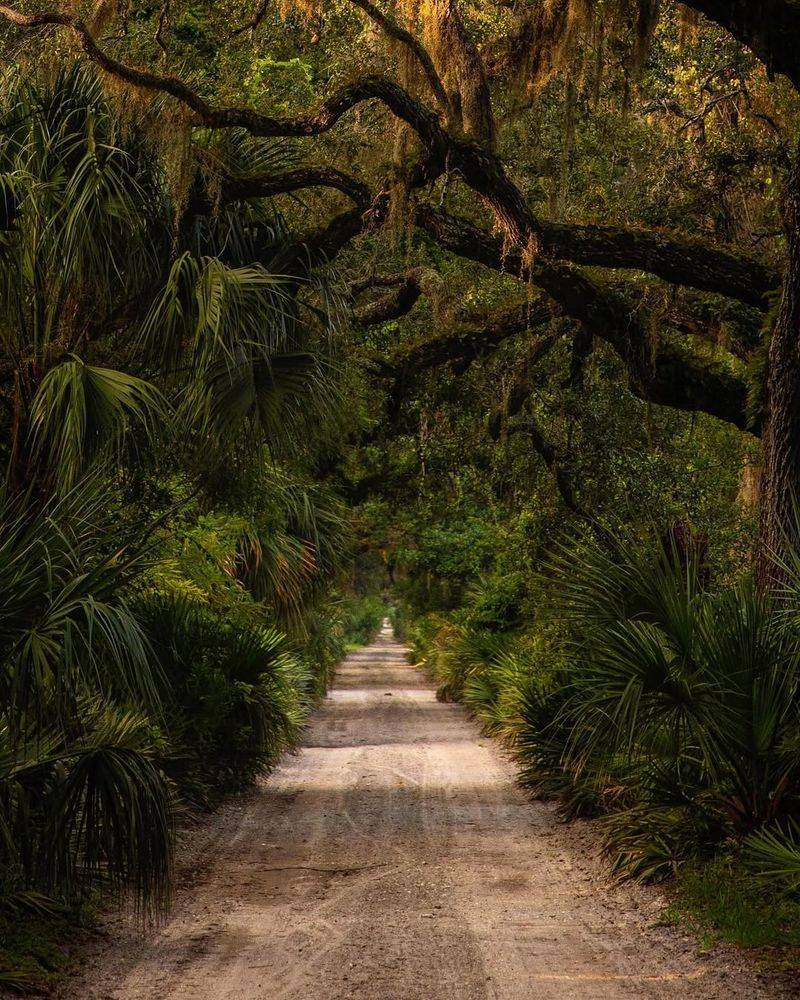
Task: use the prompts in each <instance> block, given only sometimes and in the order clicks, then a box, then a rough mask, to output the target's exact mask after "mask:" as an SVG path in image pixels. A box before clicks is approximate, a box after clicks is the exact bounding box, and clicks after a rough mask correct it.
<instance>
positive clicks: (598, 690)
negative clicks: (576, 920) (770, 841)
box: [526, 539, 800, 878]
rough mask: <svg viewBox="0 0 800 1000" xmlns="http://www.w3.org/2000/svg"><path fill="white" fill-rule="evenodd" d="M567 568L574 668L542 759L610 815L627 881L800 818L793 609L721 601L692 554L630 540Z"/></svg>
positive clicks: (753, 597) (535, 745)
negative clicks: (789, 614)
mask: <svg viewBox="0 0 800 1000" xmlns="http://www.w3.org/2000/svg"><path fill="white" fill-rule="evenodd" d="M554 569H555V571H556V573H557V574H558V576H559V578H560V598H559V605H558V610H559V613H560V616H561V619H562V622H563V623H564V625H565V627H566V634H567V641H566V656H567V660H568V662H569V667H568V670H567V671H566V673H565V674H564V676H563V678H562V681H561V683H560V685H557V686H556V687H554V688H553V689H552V690H551V692H550V696H549V697H550V700H551V704H552V706H553V709H554V711H553V713H552V715H551V717H550V718H548V717H547V713H540V716H539V718H538V719H536V718H535V717H534V715H532V716H531V722H532V726H531V729H530V731H529V732H528V734H527V735H526V741H527V751H526V752H527V754H528V755H529V756H530V757H531V758H535V757H537V756H538V757H539V758H540V770H542V771H543V773H542V780H544V781H545V782H547V781H549V782H550V783H551V784H555V785H557V784H558V783H559V782H561V783H563V785H564V786H565V792H564V794H565V796H566V798H567V799H569V796H571V795H574V794H576V793H577V791H578V790H581V791H582V792H583V794H584V795H585V794H586V793H588V792H591V793H592V794H593V797H594V799H595V801H596V803H597V806H598V808H601V809H603V810H605V811H607V812H608V814H609V819H608V821H607V847H608V849H609V851H610V852H611V854H612V855H613V858H614V863H615V865H616V866H617V868H618V869H619V870H620V871H622V872H625V873H628V874H634V875H638V876H643V877H648V878H654V877H659V876H663V875H666V874H668V873H670V872H671V871H674V870H675V868H676V866H677V865H678V864H679V863H680V862H681V861H682V860H683V859H685V858H686V857H688V856H691V855H692V854H696V853H702V852H704V851H710V850H713V849H714V848H715V847H716V846H717V845H719V844H720V843H721V842H722V841H723V840H725V839H732V840H733V841H736V840H741V839H742V838H743V837H746V836H747V835H748V834H750V833H752V832H753V831H755V830H760V829H762V828H765V827H767V826H768V825H769V824H772V823H775V822H778V821H780V820H781V818H784V817H788V816H790V815H792V813H793V812H795V811H796V810H797V808H798V804H799V803H798V792H799V791H800V766H799V765H798V760H797V755H796V754H795V753H794V752H793V748H794V747H796V746H797V740H798V736H800V701H799V699H798V693H799V692H798V684H799V683H800V672H799V666H800V659H799V658H800V636H799V635H798V634H797V632H796V631H795V630H794V629H792V628H790V627H787V626H786V617H785V615H784V614H783V602H779V601H778V600H777V599H776V598H775V597H770V596H767V595H765V594H763V593H760V592H759V591H758V590H757V589H756V588H755V586H754V585H753V583H752V581H750V580H749V579H745V580H743V581H741V582H740V583H739V584H737V585H736V586H734V587H732V588H729V589H726V590H724V591H723V592H721V593H717V592H714V591H713V590H711V589H708V588H707V586H706V583H705V573H704V568H703V566H702V559H701V554H700V552H699V550H696V549H693V548H692V547H689V548H688V549H684V550H683V551H679V550H678V548H677V546H675V545H666V546H664V545H661V544H654V545H642V544H639V543H637V542H635V541H633V540H630V539H626V540H625V541H624V542H620V544H619V546H618V547H617V551H616V552H614V553H608V552H606V551H604V550H602V549H599V548H597V549H589V550H585V551H583V552H582V554H581V556H580V558H573V556H572V553H571V551H570V550H565V551H564V552H563V553H562V555H561V557H560V558H559V559H558V560H557V562H556V565H555V566H554ZM554 740H555V743H556V746H555V747H553V741H554ZM542 764H544V765H545V766H544V767H543V768H542V767H541V765H542ZM534 770H535V769H534Z"/></svg>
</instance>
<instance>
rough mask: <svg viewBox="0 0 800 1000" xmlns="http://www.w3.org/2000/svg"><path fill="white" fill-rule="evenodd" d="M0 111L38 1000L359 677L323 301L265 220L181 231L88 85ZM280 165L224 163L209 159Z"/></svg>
mask: <svg viewBox="0 0 800 1000" xmlns="http://www.w3.org/2000/svg"><path fill="white" fill-rule="evenodd" d="M4 82H5V86H4V88H3V91H2V93H1V94H0V123H1V124H2V128H0V198H2V199H3V205H4V206H10V207H11V208H12V209H13V213H14V220H13V225H12V226H8V227H2V228H0V299H2V303H1V304H2V306H3V308H2V318H0V343H2V348H3V351H2V354H3V358H2V364H0V392H1V393H2V396H3V399H4V400H5V401H6V403H7V406H6V407H5V408H4V410H3V415H2V417H1V418H0V453H2V457H3V459H4V461H5V464H6V476H5V480H6V484H5V486H4V488H3V489H2V490H0V922H1V923H2V924H3V926H5V925H6V923H8V922H9V921H19V923H20V933H18V934H16V935H11V936H10V937H9V939H8V942H7V943H6V942H4V947H5V950H4V951H0V986H6V987H9V988H13V989H22V988H27V987H39V986H41V985H43V984H45V983H46V982H47V981H48V980H49V977H50V973H51V972H55V971H56V970H57V969H58V968H60V967H61V966H63V964H64V963H63V961H61V960H60V959H59V956H58V955H55V956H54V955H53V954H51V949H50V946H49V944H48V942H49V940H50V938H49V937H48V933H47V930H46V928H47V927H48V926H49V925H50V922H52V921H57V920H61V919H69V920H73V919H74V916H75V913H76V912H77V911H78V910H81V911H82V910H83V909H85V907H86V906H87V903H88V901H89V900H92V899H95V898H96V896H97V895H98V894H99V898H100V899H101V900H103V901H104V902H108V901H112V900H122V899H124V898H127V897H132V898H133V900H134V903H135V905H136V907H137V908H138V909H139V910H141V912H142V913H144V914H146V915H152V914H155V913H157V912H159V911H162V910H163V909H164V908H165V907H166V906H167V905H168V903H169V899H170V890H171V872H172V851H173V844H174V830H175V826H176V823H177V821H178V817H179V816H181V815H182V814H183V813H184V812H185V811H186V808H187V806H188V807H198V806H201V807H207V806H209V805H213V804H214V803H216V802H217V801H218V800H219V799H220V797H221V796H222V795H224V794H226V793H229V792H232V791H236V790H239V789H242V788H244V787H245V786H246V785H248V784H249V783H251V782H253V781H254V780H256V778H257V777H258V776H259V775H261V774H263V773H265V772H266V771H268V770H269V769H270V768H271V767H272V766H274V765H275V763H276V762H277V760H278V758H279V756H280V755H281V753H283V752H284V751H286V750H290V749H292V748H294V747H295V746H296V745H297V742H298V740H299V738H300V736H301V733H302V730H303V727H304V725H305V722H306V719H307V717H308V713H309V712H310V710H311V708H312V707H313V705H314V704H315V703H316V701H317V699H318V698H320V697H321V696H322V695H324V693H325V691H326V689H327V686H328V684H329V683H330V681H331V678H332V674H333V670H334V667H335V665H336V663H337V662H338V661H339V660H340V658H341V656H342V655H343V653H344V648H345V640H344V627H343V622H342V620H341V609H340V608H339V607H338V606H337V602H336V600H334V599H333V598H332V588H333V586H334V585H335V583H336V582H337V578H338V576H339V574H340V573H341V572H342V570H343V569H344V567H345V566H346V563H347V560H348V558H349V555H350V526H349V520H348V515H347V511H346V509H345V507H344V505H343V504H342V502H341V500H340V499H339V498H338V495H337V493H336V491H335V489H334V488H332V487H330V486H328V485H326V484H323V483H322V482H320V480H319V477H318V476H316V475H315V474H314V468H315V463H316V462H317V460H318V450H322V449H324V448H326V447H329V443H330V441H331V439H333V438H335V436H336V433H338V431H337V421H338V412H339V411H338V402H337V399H338V394H337V388H336V377H337V371H336V367H335V365H334V364H333V363H332V361H331V351H330V340H331V337H330V335H331V333H332V331H333V329H334V324H335V321H336V315H337V313H336V310H337V302H336V294H335V292H334V290H333V288H332V286H331V284H330V283H329V282H328V280H327V279H326V278H325V277H323V276H321V275H320V274H318V273H315V272H314V271H309V270H308V269H306V272H305V274H304V275H303V276H302V277H294V276H293V275H292V274H291V273H286V268H285V267H284V266H283V264H282V263H281V261H282V260H283V258H282V256H281V255H282V254H283V252H284V251H285V249H286V247H287V246H288V245H290V241H291V237H290V235H289V234H288V231H287V229H286V228H285V226H284V224H283V223H282V222H281V221H280V220H279V218H278V217H277V215H276V213H275V212H274V211H272V210H271V209H270V207H269V206H268V205H265V204H260V205H257V206H255V207H244V206H238V207H234V206H231V205H227V206H226V207H225V208H224V209H221V210H220V211H219V212H215V213H211V214H208V215H207V217H205V218H204V217H202V213H201V214H200V215H199V216H198V217H197V218H196V219H194V221H193V222H191V223H186V224H183V223H180V222H179V219H180V217H181V214H182V212H183V210H184V208H185V207H186V199H187V198H188V195H189V191H188V189H187V187H186V184H187V182H186V178H185V177H184V178H183V183H184V188H183V190H180V184H178V183H177V179H176V178H175V177H174V176H170V171H169V167H168V165H167V164H166V163H165V162H164V161H162V160H160V159H159V157H158V155H156V154H155V147H154V145H153V142H152V138H151V137H149V136H146V127H145V126H146V125H147V124H148V122H147V118H148V114H149V111H148V110H147V109H142V108H139V109H134V110H133V111H132V113H129V112H131V109H130V108H128V109H127V112H126V111H124V110H122V109H121V108H120V106H119V105H118V104H117V103H116V102H115V101H114V100H113V99H110V98H109V96H108V95H107V93H106V92H105V91H104V89H103V87H102V85H101V83H100V81H99V80H98V78H97V77H96V75H94V74H92V73H91V72H89V71H87V70H85V69H77V68H76V69H70V70H63V71H61V72H59V73H57V74H55V76H53V77H52V78H49V79H45V77H44V75H43V76H42V77H41V78H40V77H39V76H38V75H37V74H32V75H28V76H27V78H26V74H25V73H23V72H20V71H15V70H14V69H11V70H9V71H8V73H7V76H6V78H5V81H4ZM284 161H285V156H284V151H282V150H281V149H279V148H271V147H267V146H266V145H265V144H257V143H247V142H243V141H242V142H237V141H236V139H235V138H232V137H229V139H228V141H227V143H226V144H225V145H224V146H222V145H220V147H219V148H213V149H212V148H211V146H210V145H209V147H208V149H206V150H205V151H204V158H203V164H204V167H207V168H208V172H209V175H213V174H214V170H215V169H222V170H225V171H230V170H241V171H243V172H246V171H247V170H248V168H249V167H251V166H253V165H255V167H256V168H259V167H262V168H265V169H266V165H267V164H269V165H271V166H272V167H274V168H275V169H280V164H281V163H282V162H284ZM195 166H197V164H196V165H195ZM193 170H194V168H192V170H190V171H189V173H192V172H193ZM198 172H199V168H198ZM208 180H209V184H211V183H212V181H213V178H212V177H211V176H209V178H208ZM195 193H197V192H195ZM112 358H113V361H111V362H110V359H112ZM112 364H113V367H111V365H112ZM40 925H41V926H40ZM40 945H41V947H40Z"/></svg>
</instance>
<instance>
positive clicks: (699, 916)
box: [664, 853, 800, 968]
mask: <svg viewBox="0 0 800 1000" xmlns="http://www.w3.org/2000/svg"><path fill="white" fill-rule="evenodd" d="M664 920H665V921H666V922H668V923H674V924H679V925H681V926H683V927H686V926H687V925H688V926H689V928H690V929H692V930H694V931H695V932H697V933H699V934H701V935H702V936H703V937H704V939H705V942H706V944H707V945H711V944H713V942H714V941H717V940H723V941H728V942H730V943H732V944H735V945H737V946H738V947H740V948H755V949H760V950H761V956H762V960H763V962H764V964H770V965H773V966H774V965H785V966H786V967H789V968H796V967H797V962H798V959H800V930H799V928H800V904H799V903H798V902H797V901H796V900H793V899H790V898H787V897H785V896H780V895H775V894H773V893H772V892H770V891H769V890H767V889H765V887H764V885H763V884H761V885H759V884H758V883H754V882H753V880H752V878H751V877H750V875H749V873H748V871H747V869H746V868H745V867H743V865H742V863H741V860H740V859H739V858H737V857H736V856H730V855H728V854H726V853H723V854H721V855H720V856H719V857H717V858H715V859H714V860H713V861H710V862H706V863H693V864H691V865H689V866H688V867H687V868H686V869H685V870H684V871H683V872H682V874H681V876H680V878H679V879H678V881H677V883H676V884H675V887H674V890H673V892H672V901H671V903H670V905H669V907H668V908H667V910H666V913H665V914H664Z"/></svg>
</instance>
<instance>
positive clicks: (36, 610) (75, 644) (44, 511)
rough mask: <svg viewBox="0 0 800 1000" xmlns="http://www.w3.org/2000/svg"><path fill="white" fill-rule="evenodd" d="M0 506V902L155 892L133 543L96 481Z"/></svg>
mask: <svg viewBox="0 0 800 1000" xmlns="http://www.w3.org/2000/svg"><path fill="white" fill-rule="evenodd" d="M0 511H1V512H2V513H0V525H1V527H0V588H1V589H2V599H0V607H1V608H2V611H0V661H1V662H2V674H1V675H0V676H2V681H0V683H2V697H0V706H1V707H0V886H2V897H0V907H2V906H10V907H17V908H19V907H24V906H25V905H26V901H30V900H32V901H34V903H35V901H36V900H37V899H38V898H39V893H40V892H46V893H48V894H56V895H62V896H67V895H70V894H71V893H72V892H73V891H74V890H76V889H79V888H80V887H81V886H82V885H85V884H87V883H95V882H97V881H100V882H101V883H103V884H106V885H111V886H113V887H115V888H117V889H119V888H122V887H123V886H133V888H134V889H135V891H136V895H137V898H138V899H139V901H140V902H141V903H144V904H148V905H150V904H155V905H158V904H159V903H163V902H164V901H165V899H166V896H167V891H168V884H169V869H170V853H171V839H170V835H171V827H172V821H173V809H172V788H171V784H170V782H169V780H168V779H167V778H166V777H165V775H164V773H163V771H162V769H161V767H160V763H159V761H160V758H161V755H162V753H163V749H164V747H163V744H162V741H161V739H160V737H159V736H158V735H157V725H156V722H155V720H156V719H158V717H159V715H160V701H159V693H158V689H159V686H160V680H159V677H158V669H157V666H156V664H155V660H154V657H153V655H152V649H151V646H150V642H149V639H148V637H147V635H146V633H145V631H144V630H143V628H142V624H141V622H140V621H139V619H138V617H137V616H136V615H135V613H134V612H133V611H132V610H131V608H130V606H129V604H128V602H127V600H126V596H125V595H126V592H127V591H128V589H129V586H130V583H131V580H132V578H133V577H134V575H135V574H136V573H137V570H138V564H139V563H140V562H141V559H142V552H141V551H140V550H137V548H136V546H135V544H134V543H133V542H132V541H131V540H130V539H128V540H126V539H124V538H121V537H120V535H119V531H118V526H116V527H117V530H116V537H115V538H114V530H113V529H112V525H113V524H114V518H113V511H109V505H108V498H107V496H106V494H105V493H104V492H103V491H102V490H100V489H99V488H98V486H97V484H94V483H89V484H85V485H84V486H83V487H81V488H80V489H78V490H76V491H73V492H71V493H70V494H68V495H67V496H66V497H65V498H63V499H62V500H60V501H59V502H57V503H53V504H50V505H47V506H45V507H43V508H40V509H38V510H36V511H32V510H31V509H30V507H29V506H26V505H25V504H24V503H22V502H11V501H8V500H0ZM112 538H114V541H113V543H112V542H111V539H112ZM133 705H136V706H139V707H137V708H133V707H130V706H133Z"/></svg>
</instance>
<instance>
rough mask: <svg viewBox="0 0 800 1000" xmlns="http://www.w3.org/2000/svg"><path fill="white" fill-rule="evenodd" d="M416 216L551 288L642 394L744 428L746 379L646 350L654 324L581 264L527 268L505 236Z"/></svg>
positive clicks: (440, 217) (672, 349) (669, 349)
mask: <svg viewBox="0 0 800 1000" xmlns="http://www.w3.org/2000/svg"><path fill="white" fill-rule="evenodd" d="M417 223H418V225H420V226H421V227H422V228H423V229H424V230H425V231H426V232H428V233H430V235H431V236H432V237H433V238H434V239H435V240H436V242H437V243H438V244H439V245H440V246H441V247H443V248H445V249H448V250H450V251H451V252H453V253H456V254H458V255H459V256H461V257H466V258H468V259H470V260H475V261H477V262H478V263H481V264H484V265H485V266H486V267H490V268H493V269H494V270H497V271H501V272H508V273H511V274H515V273H516V274H522V275H523V276H526V277H527V280H528V281H529V282H530V283H531V284H534V285H536V286H538V287H539V288H541V289H542V290H543V291H545V292H547V294H548V295H550V296H551V297H552V298H553V299H554V300H555V301H556V302H557V303H558V304H559V306H560V307H561V308H562V310H563V312H564V314H565V315H566V316H569V317H571V318H572V319H575V320H578V321H579V322H580V323H581V324H582V325H583V326H584V328H585V329H586V330H587V331H589V332H590V333H591V334H592V335H593V336H595V337H598V338H599V339H600V340H603V341H605V342H606V343H607V344H609V345H610V346H611V347H612V348H613V349H614V351H616V353H617V354H618V355H619V356H620V357H621V358H622V360H623V361H624V362H625V364H626V366H627V368H628V371H629V374H630V378H631V389H632V391H633V392H634V393H635V394H636V395H638V396H640V397H641V398H642V399H647V400H651V401H652V402H656V403H660V404H662V405H665V406H674V407H677V408H679V409H684V410H701V411H703V412H706V413H709V414H711V415H712V416H715V417H718V418H719V419H721V420H725V421H727V422H729V423H732V424H735V425H736V426H737V427H739V428H741V429H742V430H744V429H746V428H747V418H746V415H745V409H746V400H747V386H746V384H745V382H744V380H743V379H742V378H740V377H738V376H737V375H736V374H735V373H734V372H733V371H732V370H731V369H730V368H729V367H728V366H726V365H725V364H724V363H721V362H719V363H715V362H712V361H706V360H705V359H703V360H701V359H699V358H697V357H696V356H694V355H693V354H692V353H691V352H689V351H687V350H685V349H683V348H681V347H679V346H677V345H675V344H673V343H672V342H670V341H665V342H663V343H661V344H659V345H658V350H657V352H656V354H655V357H654V358H650V357H649V353H650V346H649V331H648V330H647V328H646V327H645V326H644V325H643V323H642V320H641V318H640V317H639V316H638V315H637V314H636V313H635V312H634V311H633V310H632V309H631V307H630V305H629V304H628V303H627V302H626V301H625V300H624V299H623V298H621V297H620V296H619V295H617V294H616V293H614V292H613V291H611V290H609V289H606V288H602V287H601V286H599V285H597V284H596V283H595V282H593V281H592V280H591V279H590V278H588V277H587V275H586V274H584V273H583V272H582V271H580V270H579V269H578V268H576V267H573V266H571V265H568V264H554V263H550V262H549V261H543V260H538V259H537V260H535V261H534V262H533V264H532V265H531V267H530V269H529V270H527V271H526V270H525V269H524V266H523V261H522V259H521V257H520V255H519V254H514V253H508V254H507V253H505V252H504V249H503V245H502V243H501V242H500V241H499V240H497V239H495V238H494V237H491V236H489V235H488V234H487V233H485V232H483V231H482V230H480V229H478V228H477V227H476V226H473V225H472V224H471V223H469V222H467V221H466V220H465V219H460V218H457V217H455V216H451V215H447V214H446V213H443V212H438V211H435V210H431V209H427V208H426V209H421V210H420V211H418V213H417Z"/></svg>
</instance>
